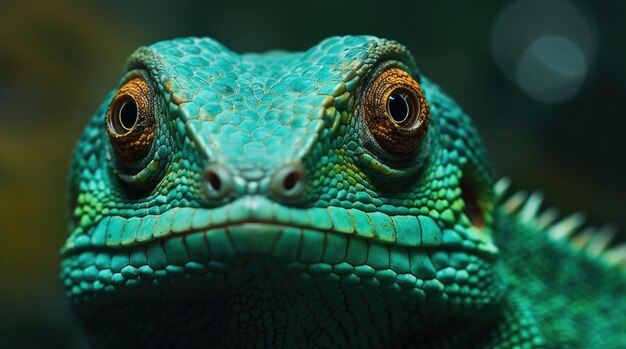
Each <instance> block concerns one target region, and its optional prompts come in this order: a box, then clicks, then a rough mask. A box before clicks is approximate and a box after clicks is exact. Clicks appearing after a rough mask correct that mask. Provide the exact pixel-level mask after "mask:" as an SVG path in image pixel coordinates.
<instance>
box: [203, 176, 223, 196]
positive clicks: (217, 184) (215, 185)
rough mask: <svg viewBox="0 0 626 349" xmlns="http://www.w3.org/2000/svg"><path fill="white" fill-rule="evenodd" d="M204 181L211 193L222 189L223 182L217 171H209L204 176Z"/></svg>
mask: <svg viewBox="0 0 626 349" xmlns="http://www.w3.org/2000/svg"><path fill="white" fill-rule="evenodd" d="M204 180H205V181H206V184H207V186H208V187H209V189H210V190H211V191H216V192H217V191H220V189H221V188H222V180H221V179H220V176H219V175H218V174H217V172H215V171H207V172H206V173H205V174H204Z"/></svg>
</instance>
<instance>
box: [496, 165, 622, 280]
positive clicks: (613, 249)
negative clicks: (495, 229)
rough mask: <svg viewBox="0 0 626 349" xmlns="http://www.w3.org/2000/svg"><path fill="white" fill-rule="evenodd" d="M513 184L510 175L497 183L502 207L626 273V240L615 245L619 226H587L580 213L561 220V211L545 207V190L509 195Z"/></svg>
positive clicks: (498, 196) (556, 239)
mask: <svg viewBox="0 0 626 349" xmlns="http://www.w3.org/2000/svg"><path fill="white" fill-rule="evenodd" d="M510 185H511V181H510V179H509V178H506V177H503V178H501V179H500V180H498V181H497V182H496V183H495V185H494V192H495V195H496V199H497V201H498V202H499V203H500V205H501V207H502V208H503V209H504V210H505V211H506V212H508V213H511V214H515V215H517V219H518V220H519V221H520V222H522V223H525V224H529V225H532V226H534V227H536V228H538V229H540V230H543V231H545V233H546V234H547V235H548V237H549V238H550V239H551V240H553V241H559V242H564V243H567V244H568V245H569V246H570V247H571V248H573V249H575V250H577V251H580V252H582V253H584V254H586V255H587V256H588V257H590V258H593V259H596V260H599V261H601V262H603V263H606V264H608V265H611V266H616V267H618V268H620V269H622V270H623V271H624V272H626V243H619V244H615V243H612V242H613V238H614V236H615V233H616V230H617V229H616V228H615V226H614V225H612V224H605V225H604V226H602V227H600V228H596V227H584V223H585V216H584V214H582V213H581V212H576V213H573V214H571V215H568V216H564V217H562V218H560V219H559V216H560V215H559V211H558V210H557V209H556V208H554V207H550V208H547V209H544V210H543V211H542V210H541V204H542V202H543V193H541V192H539V191H534V192H532V193H530V194H528V193H527V192H526V191H523V190H522V191H518V192H516V193H514V194H512V195H510V196H508V197H506V194H507V190H508V189H509V187H510Z"/></svg>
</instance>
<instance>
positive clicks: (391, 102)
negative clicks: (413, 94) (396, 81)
mask: <svg viewBox="0 0 626 349" xmlns="http://www.w3.org/2000/svg"><path fill="white" fill-rule="evenodd" d="M408 99H409V95H408V93H407V92H404V91H398V92H393V93H392V94H391V95H389V99H388V100H387V110H388V111H389V115H390V116H391V118H392V119H393V121H395V122H396V123H398V124H400V123H402V122H404V121H406V119H408V117H409V109H410V107H409V101H408Z"/></svg>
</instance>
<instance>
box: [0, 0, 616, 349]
mask: <svg viewBox="0 0 626 349" xmlns="http://www.w3.org/2000/svg"><path fill="white" fill-rule="evenodd" d="M477 3H480V2H471V3H470V2H469V1H438V2H436V3H435V2H432V3H426V2H419V1H371V2H367V1H360V2H355V3H349V2H347V1H333V2H322V3H317V2H314V1H304V0H301V1H283V2H275V1H255V2H251V3H249V4H245V3H242V2H241V1H231V2H229V3H222V4H219V3H214V2H211V1H199V0H198V1H186V2H183V1H177V2H174V1H172V2H158V1H133V2H130V1H124V2H122V1H106V2H104V1H99V2H91V3H83V2H81V1H69V0H66V1H48V2H40V3H36V4H32V3H27V2H25V1H19V0H4V1H0V77H1V78H0V338H1V340H2V343H0V346H2V347H5V346H8V347H20V348H21V347H81V346H82V345H83V344H82V342H81V341H80V339H76V336H75V334H76V328H75V327H74V325H73V324H72V322H71V317H70V316H69V313H68V311H67V305H66V303H65V301H64V298H63V288H62V285H61V284H60V282H59V281H58V263H59V256H58V250H59V247H60V246H61V244H62V242H63V240H64V238H65V235H66V231H65V203H64V188H65V174H66V169H67V165H68V162H69V157H70V152H71V149H72V147H73V145H74V142H75V140H76V139H77V138H78V135H79V133H80V132H81V129H82V127H83V126H84V125H85V124H86V122H87V120H88V118H89V117H90V116H91V114H92V113H93V112H94V111H95V110H96V108H97V106H98V105H99V104H100V103H101V101H102V99H103V98H104V96H105V94H106V93H107V91H109V90H110V89H111V88H113V87H114V85H115V84H116V83H117V81H118V78H119V74H120V72H121V69H122V65H123V64H124V61H125V59H126V57H127V56H128V55H129V54H130V53H131V52H132V51H133V50H134V49H135V48H136V47H138V46H141V45H147V44H150V43H153V42H155V41H159V40H165V39H171V38H175V37H180V36H190V35H193V36H211V37H213V38H215V39H217V40H218V41H221V42H222V43H224V44H225V45H226V46H227V47H229V48H231V49H232V50H234V51H236V52H242V51H244V52H245V51H264V50H269V49H276V48H281V49H286V50H305V49H307V48H309V47H310V46H312V45H314V44H316V43H317V42H318V41H320V40H321V39H323V38H325V37H327V36H331V35H338V34H373V35H376V36H380V37H386V38H390V39H396V40H398V41H400V42H401V43H403V44H405V45H406V46H408V47H409V48H410V49H411V51H412V52H413V54H414V56H415V57H416V59H417V62H418V65H419V67H420V69H421V70H422V72H423V73H424V74H426V75H427V76H429V77H430V78H431V79H433V80H434V81H436V82H438V83H439V84H440V85H441V86H442V87H443V88H444V89H445V90H446V91H448V93H449V94H450V95H451V96H452V97H453V98H455V99H456V100H457V101H458V102H459V104H460V105H462V106H463V107H464V109H465V110H466V111H467V112H468V113H469V114H470V115H472V116H473V118H474V120H475V122H476V125H477V127H478V129H479V130H480V132H481V134H482V135H483V136H484V140H485V143H486V146H487V148H488V151H489V153H490V155H491V158H492V160H493V164H494V168H495V171H496V174H497V175H498V176H500V175H507V176H509V177H510V178H511V179H512V181H513V185H514V187H515V188H517V189H535V188H541V189H543V191H544V192H545V193H546V194H547V202H548V204H550V205H555V206H558V207H559V208H561V212H564V213H571V212H574V211H577V210H581V211H583V212H585V213H586V214H587V217H588V220H589V222H590V223H591V224H596V225H601V224H604V222H613V223H615V225H616V226H618V227H620V228H621V229H620V230H619V231H620V232H621V234H622V235H621V236H620V239H621V240H626V239H625V238H624V233H625V232H626V214H625V213H626V212H625V210H624V209H625V208H626V181H625V180H624V179H625V177H626V167H625V165H624V158H625V157H624V153H623V152H624V150H626V138H625V137H624V135H623V134H624V127H625V126H626V104H625V103H626V102H625V100H626V40H624V33H626V30H625V29H626V25H625V23H626V21H624V18H626V17H625V15H626V2H624V1H613V2H600V1H598V2H593V3H592V2H585V3H583V2H582V1H580V2H579V1H565V0H562V1H555V0H553V1H540V0H520V1H514V2H513V1H494V2H491V3H490V4H489V5H486V4H483V5H476V4H477Z"/></svg>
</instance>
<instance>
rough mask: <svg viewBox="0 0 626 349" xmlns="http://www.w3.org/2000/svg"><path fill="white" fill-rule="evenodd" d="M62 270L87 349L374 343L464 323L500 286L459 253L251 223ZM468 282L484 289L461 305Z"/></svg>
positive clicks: (75, 261) (116, 252) (91, 254)
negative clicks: (189, 343) (132, 344)
mask: <svg viewBox="0 0 626 349" xmlns="http://www.w3.org/2000/svg"><path fill="white" fill-rule="evenodd" d="M94 269H97V270H94ZM63 270H64V274H65V275H64V276H63V277H64V279H65V280H67V281H66V283H69V282H71V283H74V284H75V285H76V286H75V287H71V286H70V287H68V289H70V290H77V289H78V287H79V286H80V290H81V292H80V293H79V294H70V296H71V297H70V299H71V300H72V303H73V309H74V311H75V313H76V315H77V316H78V317H80V318H81V319H82V322H83V323H84V326H85V329H86V330H87V331H88V332H89V333H90V334H89V337H90V338H92V339H93V341H94V344H97V345H105V344H100V343H106V345H105V346H111V345H115V344H116V343H118V342H116V341H120V342H119V343H123V342H121V341H122V339H123V338H132V339H133V340H137V341H142V342H143V343H144V344H146V345H152V344H155V345H164V343H170V344H171V345H174V344H175V343H173V342H168V341H170V340H173V339H172V338H177V339H180V338H186V339H188V340H192V338H193V340H194V341H198V342H203V343H214V344H215V346H250V345H252V343H264V342H266V343H282V344H283V345H284V346H287V347H293V346H298V345H305V344H307V343H308V344H309V345H310V344H311V343H318V344H321V343H323V342H324V341H326V340H328V338H327V337H328V336H331V337H332V338H331V339H332V341H331V342H332V343H344V344H346V346H354V347H368V346H377V345H382V344H384V343H388V342H389V341H391V340H392V339H395V340H399V338H402V336H403V334H407V333H411V337H412V338H413V339H415V338H417V337H419V336H420V334H419V332H420V331H422V330H424V331H425V332H427V328H430V326H434V325H435V324H439V325H440V326H444V324H442V323H441V321H443V320H439V316H440V315H441V314H446V316H447V317H449V316H450V314H453V315H454V314H456V315H455V316H453V318H456V319H461V320H458V321H462V319H464V318H466V317H468V316H469V315H471V314H473V316H475V312H479V313H480V312H486V311H487V310H488V309H489V308H490V305H491V303H492V302H493V297H494V295H495V294H497V293H498V292H499V290H498V286H497V284H496V283H494V279H495V275H493V274H492V273H489V272H485V270H487V271H489V270H492V268H491V267H490V265H489V263H488V262H486V261H484V260H483V259H481V258H480V257H478V256H474V255H471V254H468V253H467V252H465V251H455V250H446V249H434V248H431V249H429V248H407V247H401V246H395V245H388V244H382V243H379V242H376V241H366V240H364V239H361V238H360V237H358V236H356V235H354V236H345V235H342V234H340V233H337V232H332V231H331V232H329V231H318V230H313V229H304V228H298V227H293V226H288V225H281V224H270V223H259V222H245V223H235V224H229V225H223V226H221V227H220V228H213V229H207V230H201V231H193V232H188V233H186V234H180V235H176V236H170V237H168V238H165V239H159V240H155V241H151V242H149V243H146V244H139V245H135V246H132V247H128V248H118V249H110V248H100V249H93V250H90V251H83V252H81V253H75V254H71V255H69V256H67V257H66V258H65V260H64V261H63ZM462 270H465V271H464V272H460V273H458V272H455V271H462ZM478 270H482V271H481V272H478ZM478 284H480V285H490V284H492V286H491V287H486V288H485V289H486V291H485V292H484V293H481V294H478V295H474V296H473V297H474V298H473V299H472V302H468V300H469V299H470V297H472V296H471V294H472V291H471V289H470V288H471V287H472V285H475V286H477V285H478ZM424 319H425V321H424ZM446 321H448V322H449V321H451V320H449V319H447V320H446ZM455 321H457V320H455ZM120 322H122V323H123V325H120ZM164 324H165V325H166V326H165V327H164V326H163V325H164ZM154 328H167V329H169V330H168V331H167V333H154V332H152V331H151V329H154ZM338 328H339V329H341V331H337V330H336V329H338ZM381 329H382V330H381ZM144 333H150V334H149V335H145V336H144V335H143V334H144ZM294 334H297V335H294ZM161 336H162V337H161ZM290 341H291V342H290ZM302 341H303V342H302ZM126 343H128V342H126ZM303 343H304V344H303ZM279 346H280V345H279Z"/></svg>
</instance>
